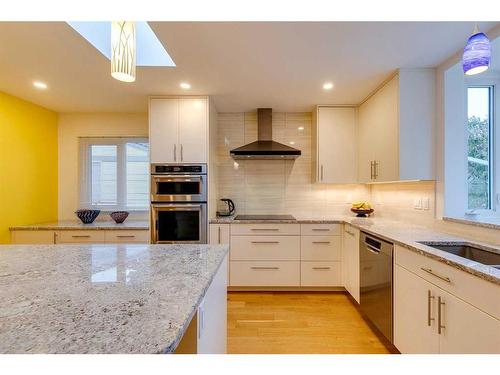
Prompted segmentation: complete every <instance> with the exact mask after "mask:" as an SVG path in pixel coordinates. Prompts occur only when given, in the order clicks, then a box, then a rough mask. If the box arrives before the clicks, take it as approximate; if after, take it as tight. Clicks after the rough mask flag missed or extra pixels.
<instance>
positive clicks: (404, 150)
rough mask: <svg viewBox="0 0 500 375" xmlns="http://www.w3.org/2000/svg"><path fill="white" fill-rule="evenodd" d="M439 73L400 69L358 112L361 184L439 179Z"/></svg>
mask: <svg viewBox="0 0 500 375" xmlns="http://www.w3.org/2000/svg"><path fill="white" fill-rule="evenodd" d="M434 108H435V72H434V70H433V69H408V70H400V71H399V72H398V74H397V75H396V76H395V77H393V78H392V79H391V80H390V81H388V82H387V83H386V84H384V85H383V86H382V87H381V88H380V89H379V90H378V91H376V92H375V93H374V94H373V95H372V96H371V97H369V98H368V99H367V100H366V101H365V102H363V103H362V104H361V106H360V107H359V112H358V137H357V139H358V178H359V182H385V181H400V180H433V179H434V141H433V138H434V137H433V134H434V122H435V118H434V116H435V110H434Z"/></svg>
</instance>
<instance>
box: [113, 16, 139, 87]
mask: <svg viewBox="0 0 500 375" xmlns="http://www.w3.org/2000/svg"><path fill="white" fill-rule="evenodd" d="M135 65H136V40H135V23H134V22H128V21H113V22H111V76H112V77H113V78H115V79H117V80H119V81H123V82H134V81H135Z"/></svg>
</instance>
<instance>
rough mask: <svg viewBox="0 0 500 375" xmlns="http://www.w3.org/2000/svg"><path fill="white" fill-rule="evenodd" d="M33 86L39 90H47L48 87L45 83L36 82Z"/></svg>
mask: <svg viewBox="0 0 500 375" xmlns="http://www.w3.org/2000/svg"><path fill="white" fill-rule="evenodd" d="M33 86H35V87H36V88H37V89H41V90H45V89H46V88H47V87H48V86H47V84H46V83H45V82H41V81H34V82H33Z"/></svg>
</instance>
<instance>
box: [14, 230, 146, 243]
mask: <svg viewBox="0 0 500 375" xmlns="http://www.w3.org/2000/svg"><path fill="white" fill-rule="evenodd" d="M11 242H12V243H13V244H66V243H67V244H71V243H74V244H77V243H96V244H98V243H149V230H147V229H106V230H104V229H102V230H95V229H81V230H57V231H55V230H13V231H12V232H11Z"/></svg>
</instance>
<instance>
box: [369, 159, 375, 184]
mask: <svg viewBox="0 0 500 375" xmlns="http://www.w3.org/2000/svg"><path fill="white" fill-rule="evenodd" d="M373 175H374V173H373V160H370V180H373Z"/></svg>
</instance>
